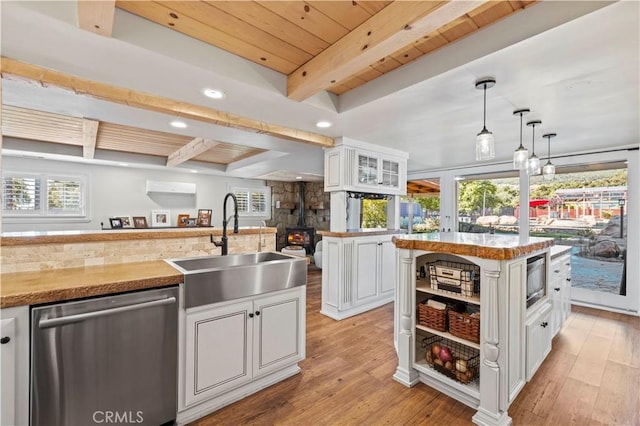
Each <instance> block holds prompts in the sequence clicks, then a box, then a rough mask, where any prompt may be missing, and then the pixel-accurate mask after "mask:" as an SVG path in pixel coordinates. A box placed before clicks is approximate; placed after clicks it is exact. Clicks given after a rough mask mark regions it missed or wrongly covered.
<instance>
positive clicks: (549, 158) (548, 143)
mask: <svg viewBox="0 0 640 426" xmlns="http://www.w3.org/2000/svg"><path fill="white" fill-rule="evenodd" d="M550 162H551V135H547V164H549V163H550Z"/></svg>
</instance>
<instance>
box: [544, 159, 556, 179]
mask: <svg viewBox="0 0 640 426" xmlns="http://www.w3.org/2000/svg"><path fill="white" fill-rule="evenodd" d="M555 175H556V166H554V165H553V164H551V163H547V164H545V165H544V167H543V168H542V177H543V178H544V180H553V177H554V176H555Z"/></svg>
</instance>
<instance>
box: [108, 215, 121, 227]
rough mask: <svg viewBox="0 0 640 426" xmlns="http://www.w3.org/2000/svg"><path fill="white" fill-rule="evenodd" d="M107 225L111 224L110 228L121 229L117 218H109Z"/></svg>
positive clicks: (119, 220)
mask: <svg viewBox="0 0 640 426" xmlns="http://www.w3.org/2000/svg"><path fill="white" fill-rule="evenodd" d="M109 223H110V224H111V228H114V229H115V228H122V220H121V219H120V218H119V217H110V218H109Z"/></svg>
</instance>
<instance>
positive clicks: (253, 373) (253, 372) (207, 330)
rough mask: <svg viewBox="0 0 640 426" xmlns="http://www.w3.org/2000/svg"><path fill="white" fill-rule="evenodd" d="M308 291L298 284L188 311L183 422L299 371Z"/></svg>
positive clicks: (182, 383) (181, 411) (183, 379)
mask: <svg viewBox="0 0 640 426" xmlns="http://www.w3.org/2000/svg"><path fill="white" fill-rule="evenodd" d="M305 292H306V286H299V287H295V288H293V289H290V290H283V291H278V292H273V293H269V294H265V295H261V296H255V297H251V298H244V299H241V300H236V301H230V302H223V303H215V304H211V305H207V306H202V307H198V308H193V309H189V310H187V312H186V315H185V317H184V324H185V345H184V362H183V363H182V364H183V366H184V368H182V369H181V376H182V380H181V386H182V392H183V399H182V401H183V402H182V403H181V404H179V413H178V423H179V424H184V423H187V422H190V421H192V420H195V419H198V418H200V417H202V416H203V415H205V414H208V413H210V412H212V411H214V410H217V409H219V408H221V407H222V406H224V405H227V404H229V403H231V402H234V401H236V400H238V399H241V398H244V397H245V396H247V395H249V394H252V393H254V392H257V391H258V390H261V389H263V388H265V387H267V386H270V385H272V384H274V383H276V382H278V381H281V380H283V379H284V378H286V377H289V376H291V375H293V374H296V373H297V372H299V371H300V368H299V367H298V365H297V363H298V362H299V361H301V360H303V359H304V357H305V324H306V321H305V303H306V302H305V301H306V293H305Z"/></svg>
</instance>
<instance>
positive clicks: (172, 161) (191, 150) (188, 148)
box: [167, 138, 220, 167]
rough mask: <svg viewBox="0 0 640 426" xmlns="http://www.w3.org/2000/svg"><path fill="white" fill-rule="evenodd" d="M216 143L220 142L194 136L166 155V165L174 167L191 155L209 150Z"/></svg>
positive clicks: (190, 157)
mask: <svg viewBox="0 0 640 426" xmlns="http://www.w3.org/2000/svg"><path fill="white" fill-rule="evenodd" d="M216 145H220V142H216V141H212V140H209V139H203V138H195V139H193V140H192V141H190V142H189V143H187V144H186V145H185V146H183V147H182V148H180V149H178V150H177V151H174V152H172V153H171V154H169V156H168V157H167V167H175V166H177V165H178V164H180V163H184V162H185V161H187V160H190V159H192V158H193V157H197V156H198V155H200V154H202V153H203V152H206V151H209V150H210V149H211V148H213V147H215V146H216Z"/></svg>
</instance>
